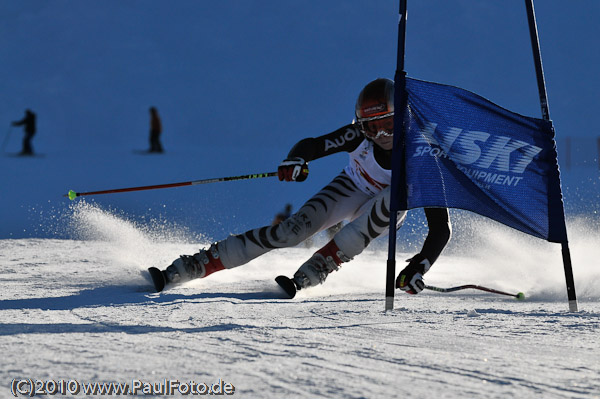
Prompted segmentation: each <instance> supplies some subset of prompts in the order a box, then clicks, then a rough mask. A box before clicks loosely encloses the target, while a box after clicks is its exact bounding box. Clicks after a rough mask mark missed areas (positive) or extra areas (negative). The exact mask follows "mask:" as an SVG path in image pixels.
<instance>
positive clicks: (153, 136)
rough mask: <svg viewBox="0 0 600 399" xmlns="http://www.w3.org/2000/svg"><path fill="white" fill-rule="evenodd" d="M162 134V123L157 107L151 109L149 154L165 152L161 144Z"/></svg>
mask: <svg viewBox="0 0 600 399" xmlns="http://www.w3.org/2000/svg"><path fill="white" fill-rule="evenodd" d="M161 133H162V123H161V121H160V117H159V116H158V111H157V110H156V108H155V107H150V150H149V152H157V153H161V152H163V147H162V144H161V143H160V135H161Z"/></svg>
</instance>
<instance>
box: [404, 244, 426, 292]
mask: <svg viewBox="0 0 600 399" xmlns="http://www.w3.org/2000/svg"><path fill="white" fill-rule="evenodd" d="M406 261H407V262H409V263H408V266H406V267H405V268H404V270H402V271H401V272H400V274H399V275H398V278H397V279H396V288H399V289H401V290H402V291H404V292H406V293H407V294H413V295H414V294H418V293H419V292H421V291H423V288H425V283H424V282H423V275H424V274H425V273H427V271H428V270H429V268H430V267H431V263H429V260H428V259H427V258H426V257H424V256H423V255H421V254H416V255H415V256H413V257H412V258H411V259H407V260H406Z"/></svg>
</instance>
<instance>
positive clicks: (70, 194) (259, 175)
mask: <svg viewBox="0 0 600 399" xmlns="http://www.w3.org/2000/svg"><path fill="white" fill-rule="evenodd" d="M272 176H277V172H269V173H255V174H251V175H243V176H230V177H217V178H212V179H204V180H194V181H186V182H181V183H168V184H159V185H155V186H142V187H128V188H117V189H112V190H102V191H89V192H87V193H77V192H75V191H73V190H69V192H68V193H67V194H65V195H64V196H63V197H69V199H70V200H74V199H75V198H77V197H81V196H83V195H97V194H113V193H125V192H129V191H142V190H155V189H159V188H171V187H183V186H195V185H197V184H208V183H217V182H222V181H234V180H248V179H260V178H263V177H272Z"/></svg>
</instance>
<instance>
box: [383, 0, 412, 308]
mask: <svg viewBox="0 0 600 399" xmlns="http://www.w3.org/2000/svg"><path fill="white" fill-rule="evenodd" d="M406 2H407V0H400V11H399V14H400V19H399V20H398V60H397V63H396V75H395V77H394V79H395V83H394V148H393V150H392V188H391V190H390V228H389V247H388V259H387V270H386V277H385V279H386V280H385V310H386V311H387V310H392V309H394V291H395V288H396V287H395V279H396V224H397V221H398V210H399V209H398V208H399V206H398V199H402V201H403V204H404V207H403V209H406V179H405V176H404V173H405V168H404V111H405V108H406V91H405V87H406V83H405V78H406V72H405V71H404V49H405V42H406ZM399 143H400V145H398V144H399ZM398 157H400V158H398ZM394 159H395V160H399V161H400V162H398V163H395V161H394ZM398 164H400V167H399V168H398V167H394V165H398ZM398 173H399V174H400V175H398ZM398 197H399V198H398Z"/></svg>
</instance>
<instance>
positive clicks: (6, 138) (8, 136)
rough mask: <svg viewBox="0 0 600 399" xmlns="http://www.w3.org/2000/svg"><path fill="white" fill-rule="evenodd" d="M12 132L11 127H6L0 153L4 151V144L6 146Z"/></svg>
mask: <svg viewBox="0 0 600 399" xmlns="http://www.w3.org/2000/svg"><path fill="white" fill-rule="evenodd" d="M11 131H12V126H9V127H8V130H7V131H6V137H4V141H3V142H2V152H4V150H5V149H6V144H8V139H9V138H10V132H11Z"/></svg>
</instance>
